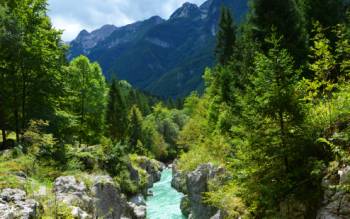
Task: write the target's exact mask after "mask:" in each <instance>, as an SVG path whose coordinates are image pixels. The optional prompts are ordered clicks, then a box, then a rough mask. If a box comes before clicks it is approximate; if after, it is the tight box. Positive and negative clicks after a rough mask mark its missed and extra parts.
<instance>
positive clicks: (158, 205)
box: [146, 168, 186, 219]
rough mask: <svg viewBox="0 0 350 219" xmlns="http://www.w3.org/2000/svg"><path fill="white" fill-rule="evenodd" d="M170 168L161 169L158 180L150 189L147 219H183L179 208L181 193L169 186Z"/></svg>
mask: <svg viewBox="0 0 350 219" xmlns="http://www.w3.org/2000/svg"><path fill="white" fill-rule="evenodd" d="M171 179H172V170H171V169H169V168H167V169H165V170H163V172H162V177H161V179H160V181H159V182H157V183H155V184H154V186H153V187H152V189H151V191H152V192H153V196H150V197H148V198H147V202H146V204H147V219H185V218H186V217H185V216H183V215H182V213H181V210H180V203H181V198H182V197H183V194H182V193H179V192H177V191H176V190H175V189H174V188H172V187H171Z"/></svg>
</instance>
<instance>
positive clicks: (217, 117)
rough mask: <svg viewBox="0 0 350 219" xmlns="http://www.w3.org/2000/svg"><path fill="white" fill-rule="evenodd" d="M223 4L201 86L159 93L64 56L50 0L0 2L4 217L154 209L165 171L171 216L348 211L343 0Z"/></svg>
mask: <svg viewBox="0 0 350 219" xmlns="http://www.w3.org/2000/svg"><path fill="white" fill-rule="evenodd" d="M210 2H212V1H209V3H210ZM203 7H205V4H204V6H203ZM181 14H182V13H180V12H179V11H178V12H176V13H175V14H174V16H180V15H181ZM220 14H221V15H220V19H219V23H218V26H217V32H216V33H215V36H216V47H215V49H213V51H209V50H208V51H206V52H205V56H215V57H216V62H215V66H214V67H211V68H207V69H206V70H205V72H204V76H203V79H204V81H205V89H204V93H203V94H198V93H197V92H193V93H192V94H191V95H189V96H188V97H187V98H186V99H185V100H184V101H174V100H172V99H169V100H168V101H166V102H165V101H161V100H160V99H158V98H157V97H154V96H151V95H149V94H146V93H144V92H142V91H139V90H137V89H135V88H133V87H132V86H131V85H130V84H129V83H128V82H127V81H123V80H117V79H115V78H113V77H110V78H109V79H110V80H106V78H105V76H104V75H103V73H102V70H101V67H100V64H99V63H98V62H92V61H90V60H89V58H87V57H85V56H77V57H75V58H74V59H72V60H71V61H68V60H67V59H66V54H67V51H68V48H67V46H66V45H65V44H64V43H63V42H62V40H61V34H62V32H61V31H59V30H56V29H55V28H53V27H52V24H51V21H50V18H49V17H48V16H47V2H46V0H5V1H1V2H0V73H1V74H0V129H1V140H0V144H1V148H0V218H6V219H7V218H28V219H29V218H63V219H65V218H67V219H70V218H112V219H114V218H118V219H119V218H137V219H144V218H146V217H147V218H149V215H148V214H146V212H147V210H148V209H147V207H148V204H146V203H145V201H144V200H143V199H144V198H145V199H148V198H150V197H152V196H154V198H158V196H159V195H165V196H166V195H167V194H166V192H163V193H161V194H157V193H154V194H153V192H152V191H153V190H150V189H151V188H152V187H153V186H154V183H156V182H157V181H159V180H164V178H163V177H161V171H163V172H164V170H166V171H173V178H172V179H173V180H172V182H171V183H172V186H173V187H174V188H176V189H177V190H178V191H181V192H182V193H184V195H182V194H177V193H176V194H177V195H178V196H177V197H179V196H180V195H181V197H182V201H181V206H173V205H171V207H173V208H175V207H181V210H182V213H183V216H182V215H181V216H179V217H176V218H183V217H187V216H188V217H189V218H193V219H210V218H229V219H234V218H319V219H328V218H336V219H338V218H339V219H340V218H349V217H350V214H349V212H350V207H349V206H350V201H349V200H350V199H349V197H350V192H349V185H350V163H349V162H350V154H349V153H350V150H349V149H350V148H349V143H350V139H349V138H350V136H349V131H350V125H349V124H350V84H349V74H350V26H349V25H350V22H349V19H350V15H349V2H348V1H344V0H317V1H315V0H284V1H280V0H251V1H250V8H249V12H248V14H247V18H246V20H245V21H244V22H243V23H241V24H237V23H236V22H235V19H234V17H235V15H232V10H230V9H229V8H227V7H222V8H221V12H220ZM153 19H159V18H153ZM207 31H209V32H208V34H212V33H210V30H207ZM166 33H168V34H169V32H168V31H167V30H164V34H166ZM191 48H197V47H191ZM149 49H151V48H149ZM124 52H125V53H127V52H128V51H124ZM106 57H108V56H106ZM147 57H148V56H147ZM147 57H145V58H147ZM133 61H137V60H134V59H128V62H130V63H128V65H133V64H134V63H133ZM194 65H195V64H194ZM139 73H140V72H139ZM168 83H171V82H168ZM160 92H163V90H161V91H160ZM161 162H164V163H167V164H171V165H170V166H169V168H168V169H167V167H166V165H165V164H163V163H161ZM170 167H172V169H171V170H170ZM168 173H169V174H170V172H168ZM167 183H170V182H167ZM157 186H159V185H157ZM168 189H170V185H169V188H168ZM172 192H174V191H172ZM169 194H170V193H169ZM171 194H173V193H171ZM162 198H164V197H160V199H159V200H160V201H158V202H155V203H160V204H162V202H163V199H162ZM168 199H172V197H168ZM164 200H165V199H164ZM178 204H179V205H180V203H178ZM153 207H154V206H153ZM156 207H157V206H156ZM159 208H160V211H162V207H161V206H159ZM163 211H165V210H163ZM152 213H153V212H152ZM166 213H167V212H163V214H162V215H167V214H166ZM180 214H181V213H180ZM146 215H147V216H146ZM168 216H169V218H170V217H171V215H168ZM150 219H154V218H150ZM162 219H163V218H162Z"/></svg>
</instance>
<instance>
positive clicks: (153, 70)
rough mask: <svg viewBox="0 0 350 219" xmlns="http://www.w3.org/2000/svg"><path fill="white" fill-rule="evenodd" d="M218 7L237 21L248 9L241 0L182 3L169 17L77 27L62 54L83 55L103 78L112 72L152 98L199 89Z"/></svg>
mask: <svg viewBox="0 0 350 219" xmlns="http://www.w3.org/2000/svg"><path fill="white" fill-rule="evenodd" d="M222 5H225V6H227V7H229V8H230V9H231V11H232V12H233V15H234V17H235V20H236V21H238V22H239V21H240V20H242V19H243V17H244V15H245V13H246V12H247V10H248V5H247V0H235V1H232V0H208V1H206V2H204V3H203V4H201V5H200V6H198V5H196V4H192V3H188V2H186V3H184V4H183V5H182V6H181V7H179V8H178V9H177V10H175V11H174V12H173V14H172V15H171V16H170V17H169V19H163V18H161V17H159V16H153V17H150V18H148V19H146V20H143V21H138V22H135V23H132V24H129V25H126V26H123V27H116V26H114V25H110V26H106V25H105V26H103V27H101V28H100V29H97V30H95V31H92V32H91V33H88V32H87V31H84V30H83V31H82V32H80V33H79V35H78V37H77V38H76V39H75V40H73V41H72V42H71V43H70V46H71V47H70V51H69V54H68V58H69V59H72V58H74V57H76V56H78V55H81V54H82V55H86V56H88V57H89V58H90V59H91V60H92V61H97V62H99V64H100V65H101V67H102V69H103V72H104V74H105V76H106V78H107V79H111V78H113V77H115V76H116V77H117V78H119V79H122V80H127V81H128V82H130V83H131V84H132V85H133V86H135V87H137V88H140V89H142V90H145V91H147V92H151V93H152V94H155V95H157V96H163V97H183V96H185V95H187V94H188V93H190V92H191V91H193V90H200V89H201V88H202V86H203V81H202V73H203V71H204V69H205V67H207V66H209V67H210V66H212V65H213V64H214V55H213V50H214V47H215V34H216V31H217V24H218V20H219V16H220V8H221V6H222Z"/></svg>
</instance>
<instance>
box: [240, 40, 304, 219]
mask: <svg viewBox="0 0 350 219" xmlns="http://www.w3.org/2000/svg"><path fill="white" fill-rule="evenodd" d="M269 41H270V43H272V45H273V47H272V49H269V51H268V54H267V55H265V54H264V53H259V54H257V56H256V58H255V66H254V67H255V73H254V75H253V76H252V77H251V80H252V85H251V86H250V87H249V88H248V89H247V93H246V95H245V96H244V97H242V100H243V101H242V103H241V104H242V106H243V109H244V112H243V117H242V124H243V125H242V127H239V128H236V129H237V130H238V131H237V132H238V133H239V134H238V136H245V137H243V138H242V137H240V138H237V139H236V140H237V145H238V149H237V153H236V156H237V159H238V160H239V161H240V162H239V167H237V168H238V172H237V174H238V175H239V174H243V175H244V176H246V178H244V179H243V178H240V179H237V180H238V182H237V183H239V184H240V185H242V192H243V193H246V194H256V195H257V196H256V197H254V198H252V197H250V198H248V196H246V197H245V196H244V197H245V198H247V200H246V201H247V203H249V204H250V205H253V206H255V207H256V208H257V209H254V210H255V211H256V212H255V213H257V217H259V218H260V217H262V218H264V216H265V217H268V216H267V215H265V214H266V212H267V211H266V210H269V211H271V210H272V209H274V208H275V206H277V205H278V202H279V201H278V200H283V199H284V198H286V195H288V192H290V190H289V189H290V188H293V186H294V185H296V184H297V183H298V182H299V181H300V180H301V179H300V178H298V177H301V176H302V175H303V174H306V173H307V171H309V170H308V169H307V168H306V167H305V165H306V164H305V163H306V162H305V161H306V160H307V159H305V161H303V159H304V156H305V153H303V152H304V151H303V150H304V149H303V147H302V144H300V142H298V141H301V139H302V134H303V133H302V128H301V127H302V125H303V119H304V114H303V112H302V107H301V102H300V100H299V97H298V96H297V93H296V82H297V80H298V74H297V73H296V71H295V70H294V68H293V66H294V63H293V59H292V57H291V56H290V55H289V54H288V52H287V50H286V49H281V48H280V45H279V42H280V41H281V39H278V38H277V37H276V36H275V35H274V36H273V37H272V38H271V39H270V40H269ZM303 162H304V163H303ZM241 171H242V172H241ZM296 173H297V174H296ZM243 175H242V176H243ZM241 180H242V181H241ZM270 217H271V218H274V217H273V216H271V215H270ZM270 217H268V218H270Z"/></svg>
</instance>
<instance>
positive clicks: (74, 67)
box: [66, 56, 108, 144]
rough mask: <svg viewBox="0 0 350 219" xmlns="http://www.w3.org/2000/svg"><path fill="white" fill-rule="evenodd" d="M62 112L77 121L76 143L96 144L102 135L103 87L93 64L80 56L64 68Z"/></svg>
mask: <svg viewBox="0 0 350 219" xmlns="http://www.w3.org/2000/svg"><path fill="white" fill-rule="evenodd" d="M67 71H68V75H67V81H66V86H67V89H68V91H69V93H70V95H69V96H67V98H69V102H68V103H67V104H68V106H67V109H66V111H68V112H70V113H72V114H73V115H76V116H77V117H78V121H79V122H78V124H79V125H78V127H77V130H76V132H78V133H76V134H78V135H79V143H80V144H82V143H92V144H94V143H97V142H98V141H99V139H100V138H101V137H102V135H103V134H104V131H105V118H106V106H107V92H108V88H107V84H106V81H105V78H104V76H103V75H102V70H101V68H100V67H99V65H98V64H97V63H90V61H89V60H88V59H87V58H86V57H84V56H80V57H77V58H76V59H74V60H73V61H72V62H71V63H70V66H69V67H68V70H67Z"/></svg>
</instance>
